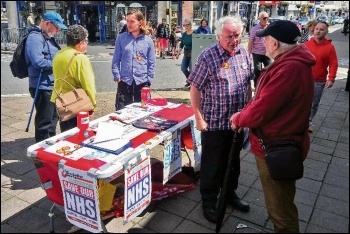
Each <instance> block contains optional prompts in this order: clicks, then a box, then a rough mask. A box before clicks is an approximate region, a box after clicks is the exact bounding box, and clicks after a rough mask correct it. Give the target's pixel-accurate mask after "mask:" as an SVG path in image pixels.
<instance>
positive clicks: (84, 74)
mask: <svg viewBox="0 0 350 234" xmlns="http://www.w3.org/2000/svg"><path fill="white" fill-rule="evenodd" d="M88 36H89V33H88V31H87V29H85V28H84V27H83V26H81V25H77V24H75V25H72V26H70V27H69V28H68V30H67V47H66V48H64V49H62V50H60V51H58V52H57V53H56V55H55V57H54V59H53V61H52V69H53V75H54V78H55V82H54V90H60V91H61V93H62V94H65V93H67V92H70V91H72V90H73V88H76V89H77V88H82V89H84V90H85V92H86V94H87V95H88V96H89V97H90V99H91V102H92V103H93V105H94V107H96V86H95V75H94V71H93V69H92V65H91V62H90V59H89V58H88V57H87V56H86V51H87V45H88V43H89V40H88ZM57 79H64V80H65V81H62V80H57ZM56 98H57V93H56V92H52V95H51V102H53V103H55V101H56ZM92 114H93V111H91V112H90V115H92ZM76 126H77V117H76V116H75V117H74V118H72V119H69V120H67V121H60V128H61V132H64V131H67V130H69V129H72V128H74V127H76Z"/></svg>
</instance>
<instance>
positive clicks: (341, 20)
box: [338, 16, 346, 24]
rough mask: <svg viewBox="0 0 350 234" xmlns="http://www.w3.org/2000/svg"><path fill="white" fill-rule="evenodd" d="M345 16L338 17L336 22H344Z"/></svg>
mask: <svg viewBox="0 0 350 234" xmlns="http://www.w3.org/2000/svg"><path fill="white" fill-rule="evenodd" d="M345 18H346V17H345V16H342V17H339V20H338V24H342V23H344V19H345Z"/></svg>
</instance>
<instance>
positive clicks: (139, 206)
mask: <svg viewBox="0 0 350 234" xmlns="http://www.w3.org/2000/svg"><path fill="white" fill-rule="evenodd" d="M142 154H148V155H146V158H145V159H143V160H142V161H140V162H136V163H135V164H133V163H132V162H129V163H128V165H129V166H128V167H127V168H126V169H125V171H124V174H125V192H124V194H125V200H124V223H127V222H129V221H131V220H132V219H134V218H135V217H136V216H138V215H139V214H140V213H141V212H142V211H143V210H144V209H145V208H146V207H147V206H148V205H149V204H150V202H151V194H152V181H151V165H150V155H149V151H148V150H145V151H143V152H142V153H141V155H142ZM143 156H145V155H143Z"/></svg>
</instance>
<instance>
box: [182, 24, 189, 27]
mask: <svg viewBox="0 0 350 234" xmlns="http://www.w3.org/2000/svg"><path fill="white" fill-rule="evenodd" d="M190 25H191V24H183V26H184V27H186V26H190Z"/></svg>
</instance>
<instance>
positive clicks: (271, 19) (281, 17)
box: [269, 16, 287, 24]
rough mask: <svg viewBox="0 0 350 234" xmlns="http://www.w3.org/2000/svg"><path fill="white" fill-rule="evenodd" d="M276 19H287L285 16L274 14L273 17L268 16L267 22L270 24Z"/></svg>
mask: <svg viewBox="0 0 350 234" xmlns="http://www.w3.org/2000/svg"><path fill="white" fill-rule="evenodd" d="M278 20H287V18H286V17H285V16H274V17H270V19H269V22H270V24H271V23H273V22H275V21H278Z"/></svg>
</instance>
